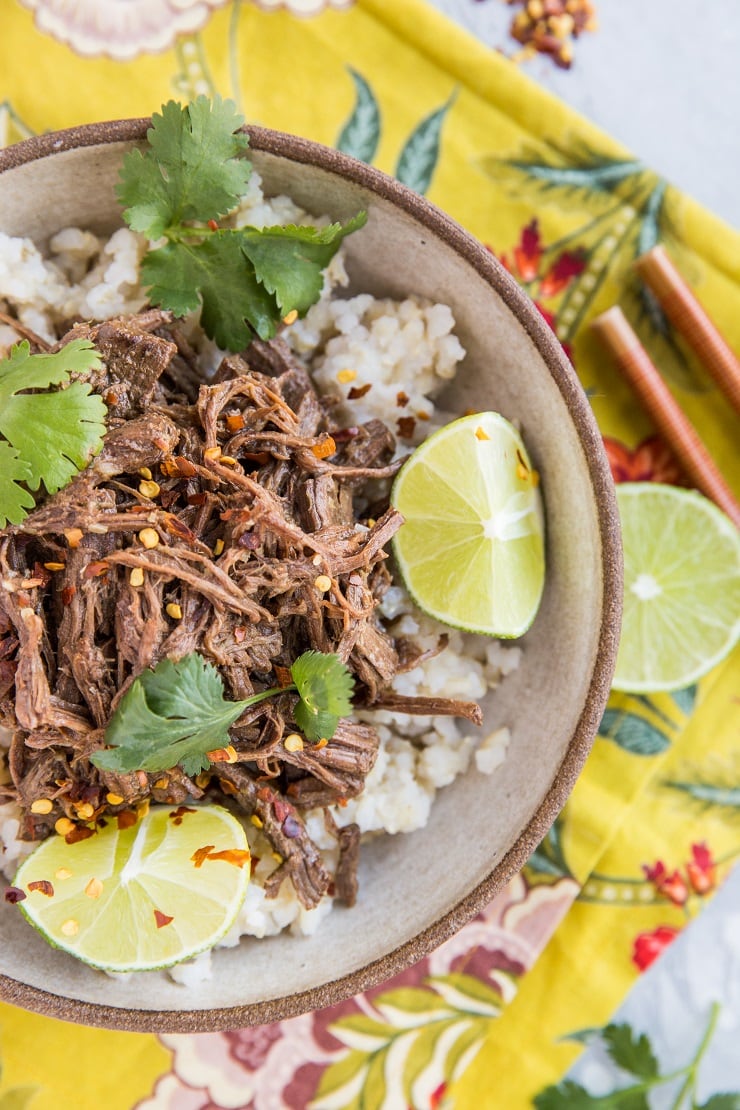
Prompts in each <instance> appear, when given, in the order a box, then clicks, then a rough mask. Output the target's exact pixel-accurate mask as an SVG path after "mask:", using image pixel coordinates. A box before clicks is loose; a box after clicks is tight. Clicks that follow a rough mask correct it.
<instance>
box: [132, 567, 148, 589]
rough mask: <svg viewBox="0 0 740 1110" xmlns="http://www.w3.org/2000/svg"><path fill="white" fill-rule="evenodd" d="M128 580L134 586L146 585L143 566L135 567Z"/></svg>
mask: <svg viewBox="0 0 740 1110" xmlns="http://www.w3.org/2000/svg"><path fill="white" fill-rule="evenodd" d="M128 580H129V582H130V583H131V585H132V586H143V585H144V571H143V570H142V568H141V567H134V568H133V570H132V571H131V574H130V575H129V579H128Z"/></svg>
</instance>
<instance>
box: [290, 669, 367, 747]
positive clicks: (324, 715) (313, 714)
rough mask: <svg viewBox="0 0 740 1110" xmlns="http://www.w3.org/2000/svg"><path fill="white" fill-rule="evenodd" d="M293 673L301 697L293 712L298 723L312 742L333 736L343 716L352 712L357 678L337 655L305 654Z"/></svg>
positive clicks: (291, 670) (291, 671) (292, 670)
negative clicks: (355, 678)
mask: <svg viewBox="0 0 740 1110" xmlns="http://www.w3.org/2000/svg"><path fill="white" fill-rule="evenodd" d="M290 673H291V676H292V678H293V681H294V683H295V685H296V689H297V690H298V693H299V694H300V701H299V702H298V704H297V705H296V707H295V709H294V710H293V715H294V717H295V720H296V724H297V725H298V727H299V728H300V729H302V730H303V732H305V734H306V736H307V737H308V739H309V740H320V739H321V738H322V737H327V738H329V737H331V736H333V735H334V733H335V731H336V727H337V724H338V723H339V718H340V717H346V716H347V714H348V713H350V712H351V709H352V703H351V701H350V699H351V697H352V691H353V689H354V679H353V678H352V674H351V673H350V671H349V669H348V668H347V667H346V666H345V665H344V663H342V661H341V659H340V658H339V656H338V655H330V654H327V653H324V652H321V651H305V652H304V653H303V655H300V656H299V657H298V658H297V659H296V661H295V663H294V664H293V666H292V667H291V668H290Z"/></svg>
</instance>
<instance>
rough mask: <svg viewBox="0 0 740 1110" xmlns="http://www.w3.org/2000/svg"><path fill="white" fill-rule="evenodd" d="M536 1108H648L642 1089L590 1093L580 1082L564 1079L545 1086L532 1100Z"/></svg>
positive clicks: (629, 1109)
mask: <svg viewBox="0 0 740 1110" xmlns="http://www.w3.org/2000/svg"><path fill="white" fill-rule="evenodd" d="M533 1105H534V1106H535V1107H536V1108H537V1110H599V1108H600V1107H604V1110H606V1107H612V1108H613V1110H650V1103H649V1102H648V1100H647V1096H646V1094H645V1092H644V1091H642V1090H640V1089H636V1088H635V1087H626V1088H624V1090H616V1091H611V1092H610V1093H609V1094H607V1095H592V1094H589V1092H588V1091H587V1090H586V1088H585V1087H582V1086H581V1085H580V1083H574V1082H573V1080H572V1079H564V1080H562V1082H560V1083H558V1085H557V1086H552V1087H546V1088H545V1090H544V1091H540V1093H539V1094H538V1095H536V1096H535V1098H534V1100H533Z"/></svg>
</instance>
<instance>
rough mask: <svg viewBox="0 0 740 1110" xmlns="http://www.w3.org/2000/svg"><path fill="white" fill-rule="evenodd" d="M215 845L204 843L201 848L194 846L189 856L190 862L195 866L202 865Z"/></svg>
mask: <svg viewBox="0 0 740 1110" xmlns="http://www.w3.org/2000/svg"><path fill="white" fill-rule="evenodd" d="M215 847H216V845H215V844H204V846H203V847H202V848H196V850H195V851H194V852H193V854H192V856H191V857H190V862H191V863H194V864H195V866H196V867H202V866H203V864H204V863H205V861H206V860H207V859H208V857H209V855H210V854H211V852H212V851H213V849H214V848H215Z"/></svg>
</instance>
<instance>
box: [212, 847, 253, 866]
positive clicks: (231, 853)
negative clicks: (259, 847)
mask: <svg viewBox="0 0 740 1110" xmlns="http://www.w3.org/2000/svg"><path fill="white" fill-rule="evenodd" d="M206 858H207V859H209V860H210V859H214V860H222V861H223V862H224V863H231V864H233V865H234V867H245V866H246V864H248V863H251V860H252V856H251V854H250V853H249V852H248V851H247V850H246V848H224V850H223V851H222V852H209V853H208V856H207V857H206Z"/></svg>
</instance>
